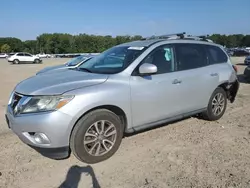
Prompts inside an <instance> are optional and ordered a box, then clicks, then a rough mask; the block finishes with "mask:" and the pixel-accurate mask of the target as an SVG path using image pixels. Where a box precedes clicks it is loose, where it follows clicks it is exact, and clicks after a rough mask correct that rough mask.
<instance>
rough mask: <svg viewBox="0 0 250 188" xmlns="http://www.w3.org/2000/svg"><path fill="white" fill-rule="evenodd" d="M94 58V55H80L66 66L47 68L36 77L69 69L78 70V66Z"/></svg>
mask: <svg viewBox="0 0 250 188" xmlns="http://www.w3.org/2000/svg"><path fill="white" fill-rule="evenodd" d="M93 57H94V56H93V55H92V56H86V55H80V56H78V57H75V58H73V59H70V60H69V61H68V62H66V63H65V64H62V65H55V66H49V67H46V68H44V69H42V70H40V71H39V72H37V73H36V75H38V74H42V73H47V72H49V73H51V72H54V71H58V70H63V69H68V68H77V67H78V66H80V65H82V64H83V63H84V62H86V61H88V60H89V59H92V58H93Z"/></svg>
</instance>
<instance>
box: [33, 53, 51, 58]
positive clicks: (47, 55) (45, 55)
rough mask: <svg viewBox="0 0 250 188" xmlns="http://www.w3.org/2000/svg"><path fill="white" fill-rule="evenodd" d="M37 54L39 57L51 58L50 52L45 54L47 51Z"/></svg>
mask: <svg viewBox="0 0 250 188" xmlns="http://www.w3.org/2000/svg"><path fill="white" fill-rule="evenodd" d="M36 56H37V57H39V58H50V57H51V55H50V54H45V53H43V54H36Z"/></svg>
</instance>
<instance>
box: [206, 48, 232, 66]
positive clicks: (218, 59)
mask: <svg viewBox="0 0 250 188" xmlns="http://www.w3.org/2000/svg"><path fill="white" fill-rule="evenodd" d="M206 48H207V52H208V55H209V56H208V57H209V63H210V64H218V63H226V62H227V60H228V58H227V55H226V54H225V53H224V52H223V51H222V49H220V48H219V47H218V46H211V45H207V46H206Z"/></svg>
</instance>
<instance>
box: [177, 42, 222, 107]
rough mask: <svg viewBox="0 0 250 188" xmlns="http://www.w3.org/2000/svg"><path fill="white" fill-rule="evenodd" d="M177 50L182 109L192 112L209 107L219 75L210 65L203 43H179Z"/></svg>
mask: <svg viewBox="0 0 250 188" xmlns="http://www.w3.org/2000/svg"><path fill="white" fill-rule="evenodd" d="M175 52H176V68H177V69H176V73H177V75H176V79H177V80H179V81H180V82H181V87H182V88H181V91H182V93H181V95H182V108H183V109H182V110H183V111H184V112H192V111H196V110H201V109H203V108H206V107H207V104H208V101H209V99H210V96H211V94H212V92H213V91H214V89H215V88H216V87H217V84H218V79H219V77H218V75H217V74H216V72H214V70H213V69H212V68H211V67H210V66H209V62H208V55H207V53H206V48H205V46H204V45H203V44H195V43H183V44H182V43H178V44H175Z"/></svg>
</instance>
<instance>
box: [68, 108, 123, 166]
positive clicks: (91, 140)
mask: <svg viewBox="0 0 250 188" xmlns="http://www.w3.org/2000/svg"><path fill="white" fill-rule="evenodd" d="M123 130H124V129H123V124H122V123H121V121H120V119H119V117H118V116H117V115H116V114H114V113H113V112H111V111H109V110H106V109H98V110H94V111H92V112H90V113H88V114H87V115H85V116H83V117H82V118H81V119H80V120H79V121H78V122H77V124H76V126H75V127H74V129H73V131H72V134H71V138H70V148H71V150H72V151H73V153H74V155H75V156H76V157H77V158H78V159H79V160H80V161H82V162H85V163H89V164H93V163H98V162H101V161H104V160H106V159H108V158H110V157H111V156H112V155H113V154H114V153H115V152H116V151H117V150H118V148H119V146H120V144H121V141H122V137H123Z"/></svg>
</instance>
